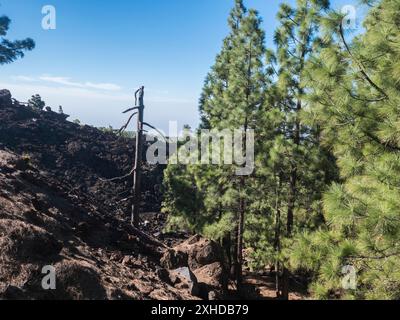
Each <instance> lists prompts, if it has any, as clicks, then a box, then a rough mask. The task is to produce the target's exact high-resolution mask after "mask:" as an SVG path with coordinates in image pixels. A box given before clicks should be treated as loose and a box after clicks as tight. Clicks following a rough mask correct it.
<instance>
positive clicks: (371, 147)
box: [292, 0, 400, 299]
mask: <svg viewBox="0 0 400 320" xmlns="http://www.w3.org/2000/svg"><path fill="white" fill-rule="evenodd" d="M369 2H371V1H369ZM342 19H343V17H342V16H341V15H340V14H337V13H332V14H331V15H330V17H329V19H326V21H325V22H324V25H325V28H326V32H325V37H324V45H323V46H321V50H320V53H319V55H318V56H317V57H315V59H313V60H312V61H311V63H310V64H309V66H308V77H309V79H310V82H311V83H312V85H311V86H310V88H312V91H311V92H310V95H309V101H310V103H311V104H312V114H313V115H314V117H315V120H316V121H317V122H318V123H319V124H320V126H321V128H322V129H323V133H322V137H323V141H324V143H325V144H326V145H328V146H332V147H333V150H334V154H335V156H336V157H337V159H338V160H337V163H338V166H339V169H340V174H341V180H342V182H341V183H338V184H334V185H333V186H332V187H331V188H330V190H329V192H327V193H326V194H325V196H324V212H325V217H326V220H327V226H326V227H325V228H321V229H320V230H319V231H317V232H315V233H311V234H305V235H303V236H302V237H301V239H300V241H299V242H298V243H297V245H296V246H294V247H293V255H292V263H293V265H297V266H298V267H303V268H308V269H311V270H313V271H314V272H315V275H316V278H315V282H314V285H313V287H312V289H313V293H314V295H315V297H317V298H358V299H399V298H400V268H399V266H400V248H399V236H400V220H399V212H398V208H399V207H400V166H399V163H400V162H399V160H400V153H399V152H400V139H399V137H400V136H399V132H400V131H399V130H400V126H399V124H400V121H399V120H400V119H399V105H400V95H399V89H400V85H399V83H400V68H399V64H398V61H399V58H400V50H399V46H398V43H399V41H400V33H399V28H400V27H399V23H398V21H399V19H400V2H399V1H397V0H382V1H378V2H376V1H375V6H374V7H373V8H372V9H371V10H370V12H369V14H368V17H367V18H366V20H365V23H364V27H365V32H364V33H363V34H361V35H359V36H357V37H355V38H354V39H353V40H352V41H349V40H348V39H347V38H348V37H346V34H345V30H344V28H343V26H342ZM311 252H312V255H311V254H310V253H311ZM346 266H350V267H351V268H354V269H355V270H356V272H357V274H356V276H357V278H356V279H355V280H356V288H350V289H349V288H347V287H346V286H343V280H345V279H346V278H344V277H345V275H344V274H343V272H344V271H346V270H348V269H349V268H348V267H347V268H345V269H344V267H346Z"/></svg>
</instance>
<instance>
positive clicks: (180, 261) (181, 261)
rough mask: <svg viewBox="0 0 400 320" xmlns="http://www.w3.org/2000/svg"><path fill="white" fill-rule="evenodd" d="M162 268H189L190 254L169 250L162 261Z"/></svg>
mask: <svg viewBox="0 0 400 320" xmlns="http://www.w3.org/2000/svg"><path fill="white" fill-rule="evenodd" d="M160 263H161V266H163V267H164V268H166V269H169V270H172V269H177V268H182V267H187V266H188V254H187V253H186V252H184V251H181V250H174V249H172V250H167V251H166V252H165V253H164V255H163V256H162V258H161V260H160Z"/></svg>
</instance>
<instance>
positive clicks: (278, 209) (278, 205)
mask: <svg viewBox="0 0 400 320" xmlns="http://www.w3.org/2000/svg"><path fill="white" fill-rule="evenodd" d="M281 187H282V179H281V175H279V176H278V182H277V187H276V192H275V196H276V202H275V243H274V249H275V252H276V253H277V254H279V253H280V251H281ZM280 272H281V266H280V262H279V259H276V262H275V289H276V296H277V297H278V298H279V297H280V296H281V281H280V277H281V275H280Z"/></svg>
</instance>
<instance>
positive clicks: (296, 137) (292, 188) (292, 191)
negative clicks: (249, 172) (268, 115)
mask: <svg viewBox="0 0 400 320" xmlns="http://www.w3.org/2000/svg"><path fill="white" fill-rule="evenodd" d="M301 107H302V104H301V100H298V101H297V105H296V113H297V119H296V123H295V128H294V133H293V141H294V144H295V150H294V154H293V156H294V159H293V165H292V168H291V172H290V179H289V196H288V211H287V224H286V236H287V237H288V238H291V237H292V234H293V225H294V209H295V205H296V198H297V180H298V175H297V170H298V168H297V160H296V157H297V156H296V153H297V152H298V151H297V149H298V147H299V146H300V130H301V129H300V126H301V124H300V120H299V119H298V115H299V113H300V111H301ZM289 282H290V275H289V270H288V269H287V268H286V267H284V268H283V276H282V299H285V300H288V299H289Z"/></svg>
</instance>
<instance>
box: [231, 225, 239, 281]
mask: <svg viewBox="0 0 400 320" xmlns="http://www.w3.org/2000/svg"><path fill="white" fill-rule="evenodd" d="M236 221H237V222H236V226H235V229H234V231H233V234H232V238H233V239H232V241H233V248H232V266H231V279H232V280H234V281H236V278H237V277H236V275H237V270H238V269H239V260H238V246H237V245H238V238H239V236H238V232H239V220H238V219H237V220H236Z"/></svg>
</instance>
